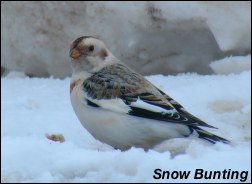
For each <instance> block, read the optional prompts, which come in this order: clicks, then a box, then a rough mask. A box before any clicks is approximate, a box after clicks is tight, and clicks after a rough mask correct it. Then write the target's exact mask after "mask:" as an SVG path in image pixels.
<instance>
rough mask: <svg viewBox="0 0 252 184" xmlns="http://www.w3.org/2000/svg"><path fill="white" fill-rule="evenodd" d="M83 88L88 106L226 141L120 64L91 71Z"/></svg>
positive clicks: (212, 140)
mask: <svg viewBox="0 0 252 184" xmlns="http://www.w3.org/2000/svg"><path fill="white" fill-rule="evenodd" d="M83 90H84V91H85V92H86V94H87V97H86V101H87V103H88V104H89V105H90V106H93V107H101V108H104V109H107V110H112V111H116V112H120V113H127V114H128V115H131V116H138V117H142V118H148V119H155V120H160V121H164V122H170V123H180V124H184V125H187V126H189V127H190V129H191V130H192V131H193V130H196V131H197V132H198V133H199V136H201V138H203V139H206V140H208V141H210V142H213V143H215V142H216V141H221V142H228V141H227V140H226V139H223V138H221V137H219V136H216V135H214V134H211V133H208V132H207V131H205V130H203V129H201V128H199V127H198V126H203V127H209V128H214V127H213V126H211V125H209V124H207V123H205V122H203V121H202V120H200V119H198V118H197V117H195V116H193V115H192V114H190V113H189V112H187V111H186V110H185V109H184V108H183V106H182V105H180V104H179V103H178V102H176V101H175V100H173V99H172V98H171V97H169V96H168V95H167V94H165V93H164V92H162V91H161V90H159V89H158V88H157V87H155V86H154V85H152V84H151V83H150V82H149V81H148V80H146V79H145V78H144V77H142V76H141V75H139V74H138V73H136V72H134V71H133V70H131V69H130V68H128V67H126V66H125V65H123V64H119V63H118V64H113V65H109V66H106V67H104V68H103V69H101V70H100V71H99V72H95V73H93V75H92V76H91V77H89V78H88V79H86V80H85V81H84V83H83ZM111 103H112V104H111ZM209 137H210V138H209Z"/></svg>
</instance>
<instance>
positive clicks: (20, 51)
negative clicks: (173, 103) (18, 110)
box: [1, 1, 251, 78]
mask: <svg viewBox="0 0 252 184" xmlns="http://www.w3.org/2000/svg"><path fill="white" fill-rule="evenodd" d="M1 27H2V29H1V42H2V47H1V51H2V55H1V60H2V63H1V66H3V67H4V68H7V69H11V70H22V71H24V72H25V73H26V74H29V75H32V76H43V77H44V76H50V75H53V76H55V77H62V78H64V77H66V76H70V75H71V69H70V66H69V63H68V60H69V59H68V58H69V56H68V51H69V45H70V43H71V41H73V40H74V39H76V38H77V37H79V36H83V35H99V36H100V38H101V39H102V40H103V41H104V42H105V43H106V44H107V46H108V48H109V49H110V50H111V51H112V53H114V55H115V56H117V57H118V58H120V59H122V60H123V61H124V62H125V63H127V64H128V65H130V66H132V67H133V68H134V69H137V70H139V71H140V72H141V73H143V74H145V75H150V74H156V73H163V74H177V73H181V72H185V71H190V72H197V73H201V74H210V73H212V71H211V68H210V67H208V64H209V62H211V61H213V60H218V59H220V58H223V57H225V56H228V55H231V54H232V55H236V56H240V55H241V56H243V55H246V54H249V53H251V2H250V1H239V2H238V1H236V2H231V1H218V2H217V1H166V2H164V1H163V2H158V1H151V2H150V1H142V2H135V1H128V2H118V1H113V2H112V1H111V2H108V1H106V2H105V1H104V2H96V1H74V2H72V1H64V2H59V1H58V2H49V1H36V2H32V1H29V2H13V1H3V2H2V3H1Z"/></svg>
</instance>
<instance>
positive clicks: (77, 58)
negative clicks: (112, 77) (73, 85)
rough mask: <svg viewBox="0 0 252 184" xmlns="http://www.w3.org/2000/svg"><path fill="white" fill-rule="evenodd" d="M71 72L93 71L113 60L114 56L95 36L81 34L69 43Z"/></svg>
mask: <svg viewBox="0 0 252 184" xmlns="http://www.w3.org/2000/svg"><path fill="white" fill-rule="evenodd" d="M69 55H70V57H71V58H72V68H73V72H79V71H88V72H94V71H96V70H98V69H99V68H101V67H103V66H106V65H108V64H110V63H112V62H114V61H116V60H117V59H116V57H115V56H113V54H112V53H111V52H110V51H109V50H108V49H107V47H106V45H105V44H104V43H103V42H102V41H101V40H100V39H99V38H97V37H95V36H81V37H79V38H77V39H75V40H74V41H73V42H72V43H71V45H70V52H69Z"/></svg>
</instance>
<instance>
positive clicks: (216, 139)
mask: <svg viewBox="0 0 252 184" xmlns="http://www.w3.org/2000/svg"><path fill="white" fill-rule="evenodd" d="M192 128H193V130H195V131H196V132H197V133H198V134H199V138H201V139H205V140H207V141H209V142H211V143H213V144H215V143H216V142H222V143H225V144H229V143H231V142H230V141H229V140H227V139H224V138H222V137H220V136H217V135H215V134H212V133H210V132H208V131H206V130H203V129H201V128H199V127H196V126H195V127H192Z"/></svg>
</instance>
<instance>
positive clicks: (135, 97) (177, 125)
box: [70, 36, 229, 150]
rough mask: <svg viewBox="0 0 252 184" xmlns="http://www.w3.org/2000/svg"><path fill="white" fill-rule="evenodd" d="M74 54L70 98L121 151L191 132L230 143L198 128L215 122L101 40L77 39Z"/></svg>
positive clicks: (91, 126)
mask: <svg viewBox="0 0 252 184" xmlns="http://www.w3.org/2000/svg"><path fill="white" fill-rule="evenodd" d="M70 57H71V58H72V60H71V64H72V69H73V74H72V80H71V85H70V93H71V94H70V96H71V103H72V106H73V108H74V111H75V113H76V115H77V116H78V118H79V120H80V122H81V123H82V125H83V126H84V127H85V128H86V129H87V130H88V131H89V132H90V133H91V134H92V135H93V136H94V137H95V138H96V139H98V140H100V141H102V142H105V143H107V144H109V145H111V146H113V147H114V148H119V149H121V150H127V149H129V148H130V147H132V146H135V147H142V148H144V149H145V150H148V149H150V148H153V147H154V146H155V145H157V144H158V143H161V142H162V141H164V140H166V139H170V138H175V137H187V136H189V135H190V134H192V133H193V132H196V133H197V135H198V137H199V138H202V139H206V140H207V141H209V142H211V143H215V142H217V141H220V142H224V143H228V142H229V141H228V140H226V139H224V138H222V137H219V136H217V135H214V134H212V133H210V132H208V131H206V130H203V129H202V128H200V127H208V128H214V127H213V126H211V125H209V124H207V123H205V122H204V121H202V120H200V119H198V118H197V117H195V116H193V115H192V114H190V113H189V112H187V111H186V110H185V109H184V108H183V106H181V105H180V104H179V103H178V102H176V101H175V100H173V99H172V98H171V97H170V96H168V95H167V94H165V93H164V92H163V91H161V90H160V89H158V88H157V87H156V86H154V85H153V84H152V83H151V82H149V81H148V80H147V79H145V78H144V77H143V76H142V75H140V74H139V73H137V72H135V71H134V70H132V69H131V68H129V67H128V66H126V65H125V64H123V63H122V62H121V61H120V60H119V59H117V58H116V57H115V56H114V55H113V54H112V53H111V52H110V51H109V50H108V48H107V47H106V45H105V44H104V43H103V42H102V41H101V40H100V39H98V38H96V37H94V36H82V37H79V38H77V39H76V40H74V41H73V42H72V44H71V46H70Z"/></svg>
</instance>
